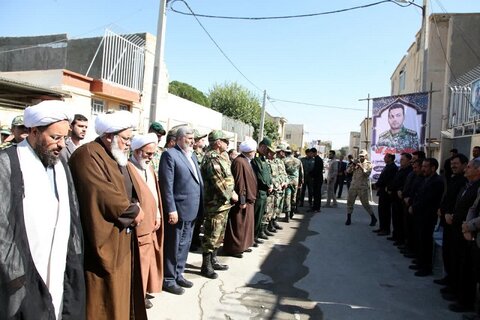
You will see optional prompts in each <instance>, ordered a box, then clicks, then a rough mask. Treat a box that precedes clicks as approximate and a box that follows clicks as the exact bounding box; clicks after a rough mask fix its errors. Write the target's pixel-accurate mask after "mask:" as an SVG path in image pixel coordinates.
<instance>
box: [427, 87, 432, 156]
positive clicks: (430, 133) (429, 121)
mask: <svg viewBox="0 0 480 320" xmlns="http://www.w3.org/2000/svg"><path fill="white" fill-rule="evenodd" d="M432 94H433V83H432V82H430V91H429V92H428V139H427V141H428V157H429V158H430V157H431V156H432V147H431V143H432Z"/></svg>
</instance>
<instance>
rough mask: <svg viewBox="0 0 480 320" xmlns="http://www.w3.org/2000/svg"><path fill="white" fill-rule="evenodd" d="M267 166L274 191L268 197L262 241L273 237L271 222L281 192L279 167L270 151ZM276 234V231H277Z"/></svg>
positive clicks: (273, 153)
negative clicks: (278, 194)
mask: <svg viewBox="0 0 480 320" xmlns="http://www.w3.org/2000/svg"><path fill="white" fill-rule="evenodd" d="M267 165H268V168H269V171H270V176H271V177H272V186H273V190H272V192H270V193H269V194H268V196H267V204H266V207H265V214H264V215H263V218H262V230H263V233H264V235H262V236H260V238H261V239H268V237H267V236H273V231H272V230H271V228H270V221H271V220H272V219H273V217H274V215H275V210H276V205H277V199H278V196H277V193H278V192H280V191H281V189H282V187H281V177H280V174H279V172H278V169H279V168H278V166H277V163H276V162H275V152H273V151H271V150H268V153H267ZM275 232H276V230H275Z"/></svg>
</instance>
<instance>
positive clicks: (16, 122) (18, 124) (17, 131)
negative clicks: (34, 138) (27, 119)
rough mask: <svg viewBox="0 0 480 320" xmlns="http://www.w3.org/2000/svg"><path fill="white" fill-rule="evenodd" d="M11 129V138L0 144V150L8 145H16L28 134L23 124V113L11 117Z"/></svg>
mask: <svg viewBox="0 0 480 320" xmlns="http://www.w3.org/2000/svg"><path fill="white" fill-rule="evenodd" d="M11 131H12V135H13V139H12V140H10V141H6V142H4V143H2V144H0V150H4V149H7V148H8V147H10V146H14V145H17V144H19V143H20V142H22V141H23V140H25V138H26V137H27V136H28V129H27V128H26V127H25V125H24V124H23V115H22V116H16V117H15V118H13V120H12V128H11Z"/></svg>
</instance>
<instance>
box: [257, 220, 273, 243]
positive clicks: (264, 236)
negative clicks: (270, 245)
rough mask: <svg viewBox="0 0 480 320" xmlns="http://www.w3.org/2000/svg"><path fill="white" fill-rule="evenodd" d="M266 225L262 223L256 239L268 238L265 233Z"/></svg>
mask: <svg viewBox="0 0 480 320" xmlns="http://www.w3.org/2000/svg"><path fill="white" fill-rule="evenodd" d="M266 226H267V225H266V224H262V226H261V229H260V232H259V233H258V239H263V240H268V235H267V234H266V233H265V231H267V229H266ZM269 233H270V232H269ZM270 235H271V233H270Z"/></svg>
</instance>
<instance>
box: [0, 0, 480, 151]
mask: <svg viewBox="0 0 480 320" xmlns="http://www.w3.org/2000/svg"><path fill="white" fill-rule="evenodd" d="M187 2H188V3H189V4H190V6H191V8H192V9H193V10H194V11H195V12H196V13H198V14H211V15H227V16H256V17H258V16H276V15H295V14H307V13H315V12H324V11H330V10H337V9H343V8H348V7H353V6H359V5H364V4H369V3H373V2H376V1H374V0H335V1H325V0H296V1H291V0H288V1H287V0H262V1H260V0H187ZM416 3H417V4H419V5H421V4H422V3H421V0H416ZM429 5H430V12H435V13H442V12H445V11H446V12H449V13H459V12H480V1H479V0H432V1H431V2H429ZM158 6H159V0H157V1H153V0H136V1H127V0H116V1H111V0H108V1H107V0H95V1H93V0H68V1H67V0H42V1H33V0H30V1H28V0H0V36H29V35H42V34H56V33H67V34H68V36H69V38H78V37H92V36H98V35H101V34H103V31H104V29H105V28H106V27H107V26H108V25H111V24H113V25H115V27H114V29H115V30H121V31H124V32H132V33H133V32H150V33H152V34H156V29H157V18H158ZM173 6H174V8H175V9H177V10H181V11H187V8H186V7H185V6H184V5H183V4H182V3H181V2H176V3H174V5H173ZM444 10H445V11H444ZM200 20H201V22H202V23H203V25H204V26H205V28H206V29H207V30H208V31H209V33H210V34H211V35H212V37H213V38H214V39H215V40H216V41H217V43H218V44H219V45H220V47H221V48H222V49H223V50H224V51H225V53H226V54H227V55H228V56H229V58H230V59H231V60H232V61H233V62H234V63H235V64H236V65H237V67H238V68H239V69H240V70H241V71H242V72H243V73H244V74H245V75H246V76H247V77H248V78H249V80H250V81H252V82H253V83H254V84H255V85H256V86H258V87H259V88H261V89H265V90H267V93H268V95H269V96H270V97H271V98H277V99H282V100H293V101H301V102H307V103H313V104H320V105H327V106H337V107H346V108H357V109H362V110H363V111H354V110H342V109H328V108H321V107H311V106H302V105H297V104H289V103H284V102H275V103H274V104H273V105H272V104H270V103H269V104H268V105H267V111H268V112H269V113H271V114H272V115H275V116H283V117H285V118H287V120H288V122H289V123H303V124H304V125H305V129H306V131H307V132H308V135H307V137H306V138H307V140H308V141H309V140H311V139H321V140H331V141H332V142H333V146H334V148H340V147H342V146H345V145H348V137H349V132H350V131H358V130H359V124H360V122H361V121H362V119H363V118H364V117H365V116H366V102H359V101H358V100H359V99H362V98H365V97H366V96H367V95H368V94H370V95H371V96H372V97H376V96H377V97H378V96H387V95H389V94H390V76H391V74H392V72H393V71H394V69H395V67H396V66H397V64H398V62H399V61H400V59H401V58H402V56H403V55H404V54H405V52H406V50H407V49H408V47H409V46H410V44H411V43H412V42H413V40H414V37H415V34H416V32H417V31H418V30H419V28H420V24H421V10H420V9H418V8H416V7H414V6H410V7H407V8H401V7H399V6H397V5H395V4H394V3H383V4H380V5H378V6H374V7H370V8H366V9H360V10H355V11H350V12H344V13H337V14H333V15H327V16H317V17H311V18H303V19H289V20H269V21H234V20H219V19H206V18H200ZM166 33H167V35H166V42H165V60H166V63H167V67H168V71H169V74H170V80H178V81H182V82H186V83H189V84H191V85H193V86H195V87H196V88H198V89H199V90H202V91H204V92H206V93H207V92H208V90H209V89H210V88H211V87H212V86H213V85H214V84H215V83H218V84H221V83H224V82H233V81H236V82H238V83H240V84H242V85H244V86H245V87H247V88H248V89H250V90H252V91H254V92H255V93H257V94H258V95H259V96H261V94H262V93H261V92H260V91H258V90H257V89H256V88H255V87H253V86H252V85H251V84H250V83H248V82H247V81H246V80H245V79H244V78H243V77H242V76H241V75H240V74H239V73H238V72H237V71H236V70H235V69H234V68H233V67H232V66H231V65H230V63H229V62H228V61H227V60H226V59H225V58H224V57H223V56H222V55H221V53H220V52H219V51H218V49H217V48H216V47H215V46H214V45H213V43H212V42H211V41H210V39H209V38H208V37H207V35H206V34H205V32H204V31H203V30H202V29H201V27H200V26H199V25H198V23H197V22H196V20H195V19H194V18H193V17H191V16H183V15H179V14H177V13H174V12H172V11H167V29H166Z"/></svg>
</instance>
